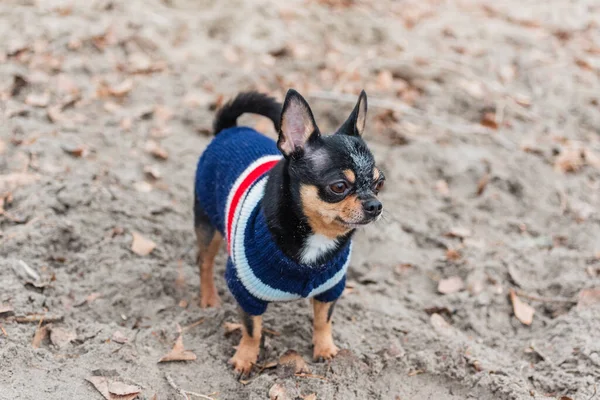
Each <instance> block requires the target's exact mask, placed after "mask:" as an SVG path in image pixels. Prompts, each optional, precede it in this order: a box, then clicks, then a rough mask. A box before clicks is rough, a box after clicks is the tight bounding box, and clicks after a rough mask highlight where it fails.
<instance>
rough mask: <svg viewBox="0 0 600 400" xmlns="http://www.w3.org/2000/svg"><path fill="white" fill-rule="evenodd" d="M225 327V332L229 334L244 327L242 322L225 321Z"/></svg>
mask: <svg viewBox="0 0 600 400" xmlns="http://www.w3.org/2000/svg"><path fill="white" fill-rule="evenodd" d="M223 328H224V329H225V334H229V333H232V332H235V331H238V330H241V329H242V324H238V323H236V322H225V323H224V324H223Z"/></svg>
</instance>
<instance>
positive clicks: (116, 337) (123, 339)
mask: <svg viewBox="0 0 600 400" xmlns="http://www.w3.org/2000/svg"><path fill="white" fill-rule="evenodd" d="M110 339H111V340H112V341H113V342H115V343H119V344H124V343H127V340H128V339H127V336H125V335H123V334H122V333H121V331H116V332H115V333H113V335H112V337H111V338H110Z"/></svg>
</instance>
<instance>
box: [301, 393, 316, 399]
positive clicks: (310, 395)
mask: <svg viewBox="0 0 600 400" xmlns="http://www.w3.org/2000/svg"><path fill="white" fill-rule="evenodd" d="M302 400H317V395H316V394H314V393H311V394H307V395H306V396H302Z"/></svg>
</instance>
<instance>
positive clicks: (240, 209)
mask: <svg viewBox="0 0 600 400" xmlns="http://www.w3.org/2000/svg"><path fill="white" fill-rule="evenodd" d="M244 113H254V114H260V115H263V116H266V117H268V118H269V119H271V120H272V121H273V124H274V125H275V128H276V130H277V131H278V133H279V139H278V140H277V142H275V141H273V140H271V139H269V138H267V137H266V136H264V135H262V134H260V133H258V132H257V131H255V130H253V129H251V128H247V127H237V122H236V120H237V118H238V117H239V116H241V115H242V114H244ZM366 114H367V96H366V94H365V92H364V91H363V92H362V93H361V94H360V96H359V98H358V102H357V104H356V106H355V108H354V110H353V111H352V113H351V114H350V117H349V118H348V119H347V120H346V122H345V123H344V124H343V125H342V126H341V127H340V128H339V129H338V130H337V131H336V132H335V133H334V134H332V135H328V136H323V135H321V132H320V130H319V128H318V127H317V124H316V123H315V119H314V117H313V113H312V111H311V109H310V107H309V106H308V103H307V102H306V100H305V99H304V98H303V97H302V96H301V95H300V94H299V93H298V92H296V91H295V90H292V89H291V90H289V91H288V93H287V95H286V98H285V101H284V103H283V106H282V105H281V104H280V103H278V102H277V101H276V100H274V99H273V98H271V97H268V96H266V95H263V94H260V93H256V92H248V93H242V94H240V95H238V96H237V97H236V98H235V99H234V100H232V101H231V102H229V103H227V104H226V105H225V106H224V107H223V108H222V109H221V110H220V111H219V112H218V113H217V116H216V118H215V121H214V126H213V128H214V133H215V135H216V137H215V138H214V139H213V140H212V142H211V143H210V144H209V145H208V147H207V148H206V150H205V151H204V153H203V154H202V156H201V157H200V160H199V162H198V168H197V172H196V180H195V191H194V192H195V200H194V214H195V218H194V225H195V231H196V236H197V240H198V248H199V249H198V266H199V268H200V291H201V293H200V294H201V300H200V304H201V306H202V307H215V306H218V305H219V303H220V300H219V295H218V293H217V290H216V287H215V284H214V281H213V270H214V259H215V255H216V253H217V251H218V249H219V247H220V243H221V240H222V239H223V238H225V239H226V242H227V250H228V253H229V258H228V261H227V266H226V272H225V278H226V281H227V285H228V287H229V290H230V291H231V293H232V294H233V297H234V298H235V299H236V301H237V302H238V304H239V306H240V309H241V319H242V339H241V341H240V343H239V346H238V347H237V350H236V352H235V355H234V356H233V358H232V359H231V360H230V363H231V364H232V365H233V367H234V368H235V370H236V371H237V372H239V373H241V374H248V373H249V372H250V370H251V369H252V365H253V364H255V363H256V361H257V359H258V355H259V348H260V341H261V331H262V319H261V315H262V314H263V313H264V312H265V310H266V308H267V305H268V303H270V302H274V301H290V300H297V299H302V298H309V299H311V301H312V303H313V309H314V319H313V345H314V358H315V359H317V360H318V359H331V358H332V357H334V356H335V355H336V354H337V352H338V348H337V347H336V345H335V344H334V342H333V337H332V332H331V325H332V322H331V317H332V314H333V309H334V306H335V303H336V301H337V299H338V298H339V297H340V296H341V294H342V291H343V290H344V287H345V283H346V271H347V268H348V264H349V259H350V251H351V238H352V235H353V233H354V231H355V229H357V228H358V227H361V226H363V225H366V224H369V223H371V222H373V221H375V220H377V219H378V218H379V216H380V215H381V212H382V208H383V206H382V204H381V202H380V201H379V200H378V199H377V194H378V193H379V191H380V190H381V188H382V186H383V183H384V180H385V178H384V175H383V172H382V171H381V170H380V169H378V168H377V167H376V166H375V160H374V158H373V155H372V154H371V152H370V151H369V149H368V147H367V145H366V144H365V142H364V141H363V139H362V135H363V132H364V130H365V121H366Z"/></svg>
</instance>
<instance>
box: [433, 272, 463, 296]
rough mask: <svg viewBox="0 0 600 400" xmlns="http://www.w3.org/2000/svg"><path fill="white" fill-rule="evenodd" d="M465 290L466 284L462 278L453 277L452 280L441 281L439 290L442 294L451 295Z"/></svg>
mask: <svg viewBox="0 0 600 400" xmlns="http://www.w3.org/2000/svg"><path fill="white" fill-rule="evenodd" d="M464 288H465V283H464V282H463V280H462V278H461V277H460V276H451V277H450V278H446V279H442V280H440V281H439V283H438V288H437V289H438V292H440V293H442V294H451V293H456V292H460V291H461V290H463V289H464Z"/></svg>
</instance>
